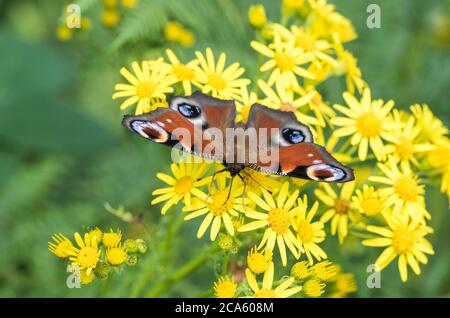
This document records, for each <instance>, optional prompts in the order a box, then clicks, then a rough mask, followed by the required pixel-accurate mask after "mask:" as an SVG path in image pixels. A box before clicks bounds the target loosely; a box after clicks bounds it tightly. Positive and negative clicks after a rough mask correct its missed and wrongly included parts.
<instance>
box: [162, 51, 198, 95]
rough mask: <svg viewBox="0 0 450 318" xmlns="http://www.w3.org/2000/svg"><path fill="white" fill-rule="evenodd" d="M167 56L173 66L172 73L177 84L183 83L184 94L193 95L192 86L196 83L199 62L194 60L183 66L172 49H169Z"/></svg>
mask: <svg viewBox="0 0 450 318" xmlns="http://www.w3.org/2000/svg"><path fill="white" fill-rule="evenodd" d="M166 54H167V57H168V58H169V61H170V64H171V66H172V68H171V73H172V74H173V75H175V76H176V78H177V82H181V84H182V85H183V90H184V94H185V95H191V94H192V85H191V84H192V83H194V82H195V67H196V66H197V65H198V61H197V60H192V61H190V62H188V63H186V64H182V63H180V61H179V60H178V58H177V57H176V55H175V53H173V51H172V50H171V49H167V50H166Z"/></svg>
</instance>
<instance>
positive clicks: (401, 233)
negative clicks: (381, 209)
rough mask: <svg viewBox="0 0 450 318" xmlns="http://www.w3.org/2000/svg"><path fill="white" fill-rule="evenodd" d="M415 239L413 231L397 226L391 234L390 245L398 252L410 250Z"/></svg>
mask: <svg viewBox="0 0 450 318" xmlns="http://www.w3.org/2000/svg"><path fill="white" fill-rule="evenodd" d="M416 239H417V238H416V235H415V233H414V231H412V230H408V229H407V228H399V229H396V230H395V231H394V232H393V234H392V247H393V248H394V250H395V251H396V252H397V253H398V254H403V253H407V252H411V251H412V249H413V247H414V244H415V243H416Z"/></svg>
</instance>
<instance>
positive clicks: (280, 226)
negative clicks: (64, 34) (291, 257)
mask: <svg viewBox="0 0 450 318" xmlns="http://www.w3.org/2000/svg"><path fill="white" fill-rule="evenodd" d="M290 220H291V217H290V215H289V213H288V212H287V211H286V210H284V209H279V208H276V209H273V210H271V211H270V212H269V226H270V227H271V229H272V230H274V231H275V232H276V233H277V234H280V235H283V234H284V233H286V231H287V230H288V229H289V225H290Z"/></svg>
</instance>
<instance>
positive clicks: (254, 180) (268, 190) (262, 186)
mask: <svg viewBox="0 0 450 318" xmlns="http://www.w3.org/2000/svg"><path fill="white" fill-rule="evenodd" d="M246 176H247V177H249V178H250V179H252V180H253V182H255V183H256V184H257V185H259V186H260V187H261V188H263V189H264V190H266V191H267V192H269V193H270V194H272V190H270V189H269V188H267V187H265V186H264V185H262V184H261V183H260V182H258V181H257V180H256V179H255V178H253V177H252V175H251V174H250V173H247V174H246Z"/></svg>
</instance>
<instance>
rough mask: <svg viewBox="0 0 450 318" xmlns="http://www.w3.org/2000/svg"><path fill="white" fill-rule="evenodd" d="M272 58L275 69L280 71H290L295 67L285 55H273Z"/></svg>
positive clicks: (292, 61) (279, 53)
mask: <svg viewBox="0 0 450 318" xmlns="http://www.w3.org/2000/svg"><path fill="white" fill-rule="evenodd" d="M273 58H274V60H275V63H277V67H278V68H279V69H280V70H282V71H291V70H292V69H293V68H294V66H295V62H294V60H293V59H292V58H291V57H290V56H289V55H287V54H286V53H282V52H278V53H275V55H274V57H273Z"/></svg>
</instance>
